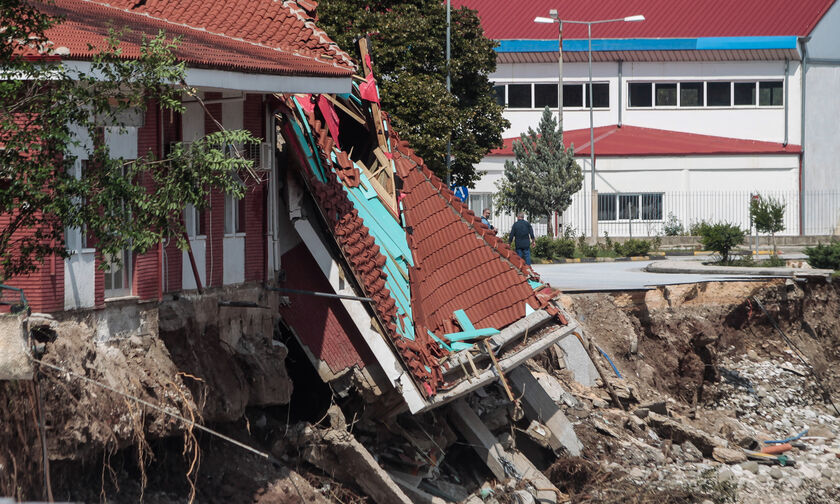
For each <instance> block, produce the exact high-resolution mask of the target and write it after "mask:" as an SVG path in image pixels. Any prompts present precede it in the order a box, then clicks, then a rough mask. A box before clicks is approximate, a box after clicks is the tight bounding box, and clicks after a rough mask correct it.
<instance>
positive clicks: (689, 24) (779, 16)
mask: <svg viewBox="0 0 840 504" xmlns="http://www.w3.org/2000/svg"><path fill="white" fill-rule="evenodd" d="M833 3H834V0H801V1H800V2H790V1H789V0H738V1H733V0H600V1H593V0H589V1H580V0H532V1H529V2H519V3H511V2H510V1H507V0H455V2H453V5H454V6H459V7H460V6H467V7H469V8H472V9H476V10H478V13H479V17H480V18H481V24H482V26H484V32H485V34H486V35H487V36H488V37H490V38H492V39H496V40H501V39H556V38H557V27H556V26H554V25H548V24H536V23H534V18H535V17H536V16H548V15H549V10H550V9H557V10H558V11H559V12H560V17H561V18H562V19H569V20H579V21H593V20H599V19H615V18H623V17H626V16H633V15H636V14H642V15H644V16H645V21H643V22H636V23H605V24H603V25H595V26H593V29H592V36H593V38H623V39H627V38H680V37H743V36H773V35H796V36H805V35H808V34H809V33H811V30H813V29H814V26H816V24H817V22H818V21H819V20H820V19H821V18H822V16H823V15H824V14H825V13H826V12H827V11H828V9H829V8H830V7H831V5H832V4H833ZM563 37H564V38H566V39H584V38H586V26H583V25H570V24H566V25H563Z"/></svg>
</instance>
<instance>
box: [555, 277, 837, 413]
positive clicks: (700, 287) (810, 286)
mask: <svg viewBox="0 0 840 504" xmlns="http://www.w3.org/2000/svg"><path fill="white" fill-rule="evenodd" d="M753 296H756V297H757V298H758V299H759V301H760V302H761V303H763V304H764V306H765V307H766V308H767V310H768V312H769V314H770V316H771V317H772V318H773V319H775V320H776V321H777V322H778V324H779V327H780V329H781V330H782V331H783V332H784V333H785V334H786V335H787V336H788V337H789V338H790V339H791V340H792V341H793V343H794V344H795V345H796V346H797V347H798V348H799V349H801V350H802V352H803V354H804V355H805V357H806V359H807V360H809V361H810V362H811V363H812V364H813V365H814V367H815V368H816V369H817V371H818V372H819V373H821V374H822V375H824V377H825V380H827V383H829V384H831V385H832V386H834V387H835V388H836V387H837V386H838V385H840V369H837V367H836V366H834V368H832V366H831V365H830V364H829V363H830V362H835V363H836V362H838V361H840V317H838V316H837V314H839V313H840V284H838V283H836V282H835V283H826V282H823V281H817V280H811V281H808V282H793V281H791V280H782V279H778V280H771V281H767V282H708V283H700V284H684V285H674V286H666V287H660V288H658V289H654V290H650V291H646V292H626V293H617V294H578V295H573V296H567V298H566V299H567V302H568V304H569V305H570V306H571V307H572V310H573V311H574V312H575V314H576V315H577V317H578V318H579V319H580V320H581V321H582V323H583V324H584V326H585V327H586V329H587V331H588V333H589V334H591V335H593V336H594V337H595V339H596V341H597V342H598V345H599V346H601V348H602V349H604V350H605V351H606V352H607V353H608V354H609V355H611V356H613V357H614V358H615V360H616V362H617V365H618V367H619V370H620V371H621V372H622V374H623V375H625V378H626V379H627V380H629V381H630V382H631V383H632V382H637V383H638V385H639V386H638V387H637V388H638V390H639V392H640V393H644V392H645V391H657V392H665V393H668V394H671V395H673V396H674V397H675V398H678V399H680V400H682V401H684V402H685V403H687V404H692V403H693V402H694V401H698V400H699V401H702V399H703V389H704V384H708V383H712V382H715V381H717V380H718V378H719V376H718V363H719V362H718V361H719V356H720V355H721V354H722V353H730V354H740V353H747V352H748V351H752V352H755V355H756V356H757V357H758V358H764V357H767V358H769V357H771V356H773V355H779V354H783V353H785V352H784V351H785V349H786V348H787V345H786V343H785V341H783V339H782V337H781V336H780V335H779V334H778V332H777V331H776V330H775V328H774V327H773V325H772V323H771V321H770V320H769V319H768V318H767V317H765V316H763V314H762V312H761V311H760V309H759V307H758V306H757V304H756V303H755V302H754V301H753V300H752V299H751V298H752V297H753ZM695 395H696V396H697V397H695ZM642 399H645V398H644V397H643V398H642Z"/></svg>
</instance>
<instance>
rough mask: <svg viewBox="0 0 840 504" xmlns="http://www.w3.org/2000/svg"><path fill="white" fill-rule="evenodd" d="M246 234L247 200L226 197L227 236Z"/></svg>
mask: <svg viewBox="0 0 840 504" xmlns="http://www.w3.org/2000/svg"><path fill="white" fill-rule="evenodd" d="M244 232H245V198H241V199H240V198H237V197H235V196H234V195H232V194H226V195H225V234H226V235H233V234H238V233H244Z"/></svg>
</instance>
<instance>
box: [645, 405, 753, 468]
mask: <svg viewBox="0 0 840 504" xmlns="http://www.w3.org/2000/svg"><path fill="white" fill-rule="evenodd" d="M647 423H648V425H650V426H651V427H653V428H654V429H656V430H657V432H658V433H659V435H660V436H661V437H663V438H665V439H671V440H673V441H674V442H677V443H682V442H684V441H691V442H692V444H694V446H696V447H697V448H699V449H700V451H701V452H702V453H703V455H704V456H707V457H709V456H711V455H712V451H713V450H714V449H715V448H716V447H725V446H726V440H724V439H722V438H719V437H717V436H712V435H710V434H707V433H706V432H704V431H702V430H700V429H697V428H695V427H692V426H690V425H686V424H683V423H681V422H678V421H676V420H674V419H672V418H669V417H667V416H664V415H660V414H658V413H655V412H653V410H651V412H650V414H649V415H648V417H647ZM742 455H743V454H742Z"/></svg>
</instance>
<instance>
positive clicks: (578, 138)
mask: <svg viewBox="0 0 840 504" xmlns="http://www.w3.org/2000/svg"><path fill="white" fill-rule="evenodd" d="M594 136H595V154H596V155H597V156H598V157H630V156H646V157H655V156H728V155H758V154H761V155H773V154H799V153H800V152H802V148H801V147H800V146H799V145H793V144H788V145H782V144H781V143H775V142H766V141H759V140H745V139H740V138H729V137H718V136H712V135H701V134H697V133H685V132H682V131H668V130H660V129H654V128H642V127H639V126H628V125H624V126H621V127H619V126H617V125H611V126H601V127H598V128H595V131H594ZM563 139H564V143H565V144H566V147H567V148H568V147H569V146H570V145H575V146H576V148H575V156H584V155H589V129H588V128H585V129H578V130H569V131H567V132H565V134H564V138H563ZM515 140H519V137H513V138H506V139H505V140H504V146H503V147H501V148H499V149H494V150H493V151H491V152H490V153H489V154H488V156H507V157H511V156H513V155H514V154H513V142H514V141H515Z"/></svg>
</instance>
